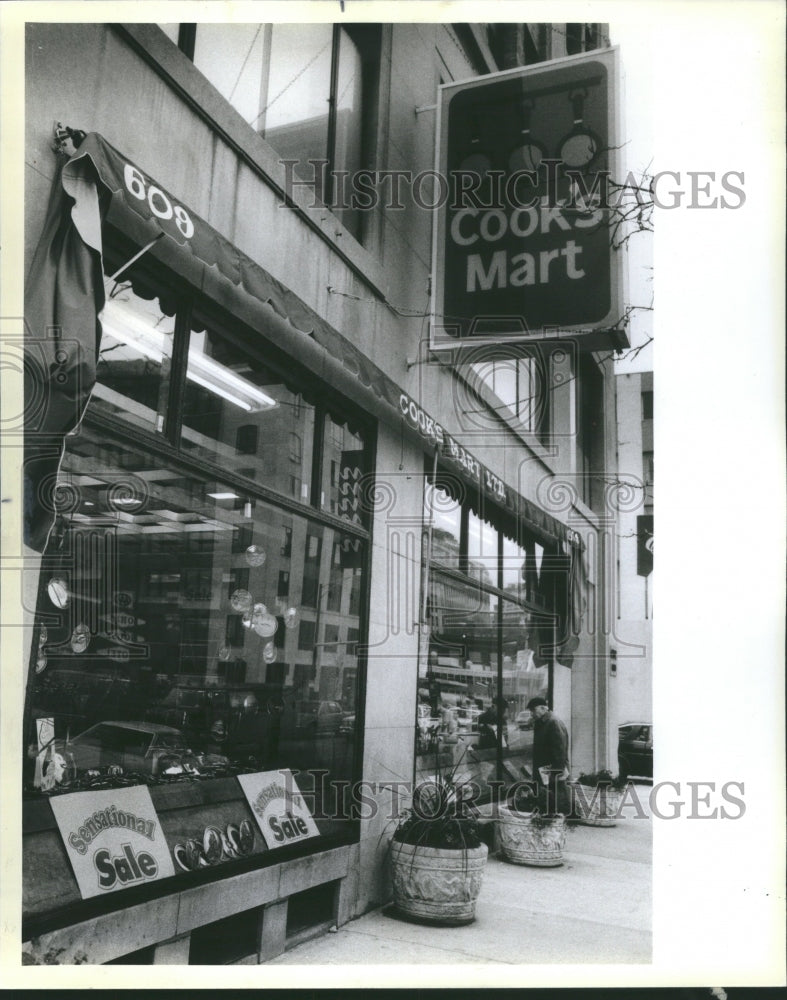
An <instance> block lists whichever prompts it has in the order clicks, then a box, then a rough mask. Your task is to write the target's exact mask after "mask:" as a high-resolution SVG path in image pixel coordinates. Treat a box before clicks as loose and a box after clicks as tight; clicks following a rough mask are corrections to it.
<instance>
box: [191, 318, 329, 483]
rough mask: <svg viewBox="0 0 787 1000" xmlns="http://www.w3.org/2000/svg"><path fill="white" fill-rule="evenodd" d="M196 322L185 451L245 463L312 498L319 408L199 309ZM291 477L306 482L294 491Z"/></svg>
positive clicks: (265, 478)
mask: <svg viewBox="0 0 787 1000" xmlns="http://www.w3.org/2000/svg"><path fill="white" fill-rule="evenodd" d="M191 327H192V328H191V331H190V333H189V346H188V361H187V365H186V382H185V386H184V392H183V407H182V421H181V445H182V449H183V451H184V452H188V453H189V454H191V455H194V456H196V457H202V458H208V459H211V460H212V461H214V462H219V463H220V464H221V465H222V466H223V467H225V468H231V469H234V470H235V471H240V468H241V467H242V468H243V474H244V475H246V476H248V477H249V478H252V479H255V480H258V481H259V482H261V483H264V484H265V485H266V486H269V487H270V488H272V489H276V490H280V491H282V492H285V493H289V494H290V495H291V496H293V495H294V496H296V498H297V499H299V500H302V501H303V502H304V503H308V502H309V500H310V491H309V485H308V484H309V480H310V475H311V465H312V440H313V438H314V407H313V406H310V405H307V404H305V403H304V402H303V400H302V399H300V398H299V393H298V392H297V391H294V390H293V389H291V388H289V387H288V386H287V385H286V384H285V382H284V380H283V379H282V378H281V376H279V375H277V374H276V373H275V372H274V371H273V370H272V369H271V368H270V366H269V365H266V364H265V363H264V361H262V360H261V359H255V358H252V357H250V356H249V354H248V352H247V351H244V349H243V348H242V347H241V346H240V345H238V344H237V343H233V342H232V341H231V340H230V339H229V338H228V337H227V336H226V335H225V334H223V333H222V332H221V331H220V330H219V329H217V328H216V325H215V324H211V323H209V322H208V321H206V320H203V319H202V317H200V315H199V314H198V313H195V314H194V316H193V317H192V320H191ZM296 414H297V416H296ZM250 418H251V419H253V420H254V423H253V424H249V422H248V421H249V419H250ZM252 428H253V430H252ZM239 438H240V439H241V442H242V444H243V448H242V452H241V454H242V456H243V460H242V462H241V463H239V462H238V441H239ZM304 442H307V445H304ZM293 469H294V470H295V472H293ZM293 475H294V476H295V478H296V479H297V481H298V482H299V483H300V484H301V488H300V489H299V490H298V491H296V492H295V493H293V491H292V489H291V485H290V480H291V477H293Z"/></svg>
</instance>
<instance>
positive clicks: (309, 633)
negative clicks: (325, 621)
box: [298, 618, 316, 649]
mask: <svg viewBox="0 0 787 1000" xmlns="http://www.w3.org/2000/svg"><path fill="white" fill-rule="evenodd" d="M315 634H316V633H315V623H314V622H313V621H309V620H308V619H306V618H304V619H303V620H302V621H301V623H300V625H299V626H298V649H312V648H313V647H314V643H315V641H316V639H315Z"/></svg>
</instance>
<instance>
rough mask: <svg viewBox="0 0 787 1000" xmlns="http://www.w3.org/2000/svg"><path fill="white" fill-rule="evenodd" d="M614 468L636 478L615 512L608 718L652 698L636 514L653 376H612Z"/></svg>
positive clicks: (647, 604)
mask: <svg viewBox="0 0 787 1000" xmlns="http://www.w3.org/2000/svg"><path fill="white" fill-rule="evenodd" d="M616 383H617V397H618V428H619V445H618V447H619V456H618V463H619V467H620V472H621V474H622V475H624V476H629V477H632V479H633V480H635V481H637V482H638V483H641V484H642V486H641V487H639V489H638V495H639V501H640V502H639V503H637V504H636V505H632V509H630V510H627V511H624V512H622V513H621V515H620V521H619V527H618V536H619V537H618V544H619V549H618V553H619V554H618V566H619V579H618V586H617V614H616V639H617V641H616V642H615V643H614V645H615V647H616V648H617V652H618V655H617V677H616V678H615V685H614V687H615V707H614V713H613V717H612V718H611V720H610V721H611V723H612V724H613V725H615V726H616V725H618V724H620V723H623V722H627V721H634V722H636V721H639V720H642V721H651V719H652V711H653V709H652V699H653V659H652V656H653V651H652V643H653V590H652V588H653V574H651V575H650V576H647V577H644V576H638V575H637V516H638V515H641V514H644V513H646V512H650V511H652V509H653V508H652V503H653V489H652V486H650V487H648V486H647V478H648V476H647V470H646V469H645V468H644V465H643V451H645V452H647V451H651V452H652V450H653V422H652V420H643V417H642V393H643V392H645V391H652V389H653V375H652V373H650V372H644V373H640V372H634V373H629V374H623V375H618V376H617V377H616Z"/></svg>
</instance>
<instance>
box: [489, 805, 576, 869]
mask: <svg viewBox="0 0 787 1000" xmlns="http://www.w3.org/2000/svg"><path fill="white" fill-rule="evenodd" d="M497 832H498V836H499V838H500V849H501V851H502V853H503V857H504V858H505V860H506V861H511V862H513V864H515V865H532V866H533V867H535V868H557V867H558V866H559V865H562V864H563V848H564V847H565V845H566V820H565V816H563V815H561V814H558V815H557V816H542V815H541V814H540V813H520V812H515V811H514V810H513V809H509V808H508V807H507V806H504V805H501V806H498V819H497Z"/></svg>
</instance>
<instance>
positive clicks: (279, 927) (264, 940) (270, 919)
mask: <svg viewBox="0 0 787 1000" xmlns="http://www.w3.org/2000/svg"><path fill="white" fill-rule="evenodd" d="M286 943H287V900H286V899H284V900H281V902H278V903H271V904H270V906H266V907H264V908H263V911H262V918H261V920H260V940H259V948H258V952H257V954H258V957H259V960H260V962H268V961H269V960H270V959H272V958H276V956H277V955H281V953H282V952H283V951H284V946H285V944H286Z"/></svg>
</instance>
